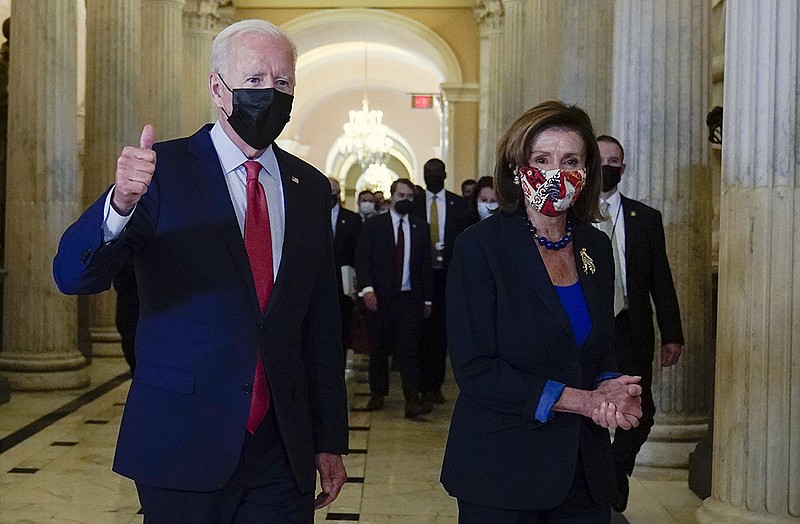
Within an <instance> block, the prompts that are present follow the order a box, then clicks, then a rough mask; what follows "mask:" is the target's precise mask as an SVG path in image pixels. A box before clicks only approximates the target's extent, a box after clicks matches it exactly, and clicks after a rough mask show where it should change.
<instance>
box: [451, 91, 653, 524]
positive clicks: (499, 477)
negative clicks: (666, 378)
mask: <svg viewBox="0 0 800 524" xmlns="http://www.w3.org/2000/svg"><path fill="white" fill-rule="evenodd" d="M497 152H498V160H497V165H496V168H495V178H496V186H497V193H498V200H499V202H500V205H501V210H502V212H501V213H499V214H495V215H494V216H491V217H489V218H488V219H486V220H483V221H481V222H480V223H478V224H476V225H475V226H473V227H471V228H469V229H468V230H466V231H464V232H463V233H462V234H461V235H460V236H459V237H458V240H457V242H456V245H455V249H454V253H453V260H452V262H451V266H450V272H449V274H448V281H447V301H448V304H452V306H450V307H448V311H447V327H448V338H449V340H450V343H449V344H448V350H449V352H450V358H451V361H452V365H453V372H454V374H455V377H456V381H457V382H458V385H459V388H460V393H459V396H458V399H457V401H456V405H455V409H454V412H453V418H452V421H451V426H450V434H449V437H448V441H447V449H446V451H445V457H444V464H443V466H442V476H441V480H442V484H443V485H444V487H445V488H446V489H447V491H448V492H449V493H450V495H452V496H454V497H456V498H457V499H458V504H459V523H461V524H471V523H476V524H477V523H481V524H485V523H499V522H514V523H522V522H563V521H570V522H598V523H599V522H608V521H609V520H610V514H611V509H610V508H611V500H612V497H613V496H614V494H615V491H616V487H615V486H616V484H615V480H614V479H615V477H614V462H613V459H612V456H611V448H610V442H609V434H608V430H607V428H609V427H611V428H620V429H623V430H624V429H629V428H631V427H633V426H635V425H637V424H638V418H639V417H640V416H641V402H640V399H639V394H640V393H641V388H640V387H639V386H638V385H637V384H636V382H638V380H639V377H629V376H620V375H619V374H618V373H615V371H616V363H615V361H614V357H613V355H612V354H611V352H610V345H611V338H612V334H613V322H614V312H613V299H614V258H613V254H612V250H611V245H610V242H609V240H608V237H607V236H606V235H604V234H603V233H602V231H599V230H597V229H595V228H593V227H591V225H590V224H591V222H593V221H597V220H599V219H600V211H599V209H598V195H599V191H600V186H601V174H600V173H601V171H600V156H599V153H598V149H597V143H596V141H595V137H594V132H593V130H592V125H591V122H590V120H589V117H588V116H587V115H586V113H584V112H583V111H582V110H581V109H579V108H577V107H574V106H566V105H564V104H562V103H561V102H555V101H551V102H545V103H543V104H540V105H538V106H536V107H534V108H533V109H530V110H529V111H527V112H526V113H525V114H523V115H522V116H521V117H520V118H519V119H518V120H517V121H516V122H515V123H514V124H513V125H512V126H511V128H510V129H509V130H508V131H507V132H506V133H505V135H504V136H503V138H502V139H501V141H500V143H499V145H498V148H497Z"/></svg>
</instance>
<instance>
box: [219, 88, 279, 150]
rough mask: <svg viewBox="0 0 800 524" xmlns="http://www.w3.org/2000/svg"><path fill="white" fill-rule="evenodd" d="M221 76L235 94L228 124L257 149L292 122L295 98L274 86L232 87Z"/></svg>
mask: <svg viewBox="0 0 800 524" xmlns="http://www.w3.org/2000/svg"><path fill="white" fill-rule="evenodd" d="M218 76H219V79H220V80H222V84H223V85H224V86H225V88H226V89H227V90H228V91H230V92H231V93H233V111H232V112H231V114H230V115H228V123H229V124H230V125H231V127H232V128H233V130H234V131H236V134H237V135H239V137H240V138H241V139H242V140H244V141H245V143H246V144H247V145H249V146H250V147H252V148H253V149H266V148H267V146H269V145H270V144H271V143H272V142H274V141H275V139H276V138H278V135H280V134H281V131H283V128H284V127H285V126H286V122H288V121H289V117H290V116H291V113H292V101H293V100H294V97H293V96H292V95H289V94H286V93H284V92H282V91H278V90H276V89H274V88H272V87H270V88H268V89H231V88H230V87H228V84H226V83H225V80H223V79H222V75H218ZM222 111H223V112H225V109H224V108H223V109H222ZM225 114H226V115H227V113H225Z"/></svg>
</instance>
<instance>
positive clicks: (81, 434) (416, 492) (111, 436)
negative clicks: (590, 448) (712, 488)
mask: <svg viewBox="0 0 800 524" xmlns="http://www.w3.org/2000/svg"><path fill="white" fill-rule="evenodd" d="M90 370H91V379H92V386H90V388H87V389H85V390H78V391H69V392H66V391H65V392H48V393H27V392H14V394H13V397H12V399H11V402H9V403H8V404H5V405H3V406H0V522H1V523H3V524H22V523H39V522H60V523H76V522H78V523H87V524H88V523H91V524H106V523H107V524H112V523H113V524H127V523H138V522H141V521H142V517H141V515H138V514H137V513H138V511H139V504H138V500H137V497H136V490H135V488H134V486H133V482H131V481H130V480H128V479H125V478H123V477H120V476H118V475H116V474H114V473H113V472H112V471H111V461H112V457H113V453H114V443H115V440H116V434H117V428H118V424H119V418H120V416H121V414H122V409H123V405H124V404H123V403H124V402H125V396H126V393H127V390H128V386H129V384H130V381H129V380H127V373H126V371H127V367H126V366H125V362H124V361H123V360H122V358H96V359H95V360H94V361H93V363H92V365H91V366H90ZM392 378H393V384H392V388H393V389H392V393H391V394H390V396H389V397H388V398H387V403H386V407H385V408H384V410H383V411H379V412H374V413H369V412H366V411H359V407H360V406H363V405H364V404H366V401H367V399H368V386H367V384H366V361H365V359H364V357H362V356H360V355H356V356H355V360H350V361H348V389H349V395H350V405H351V413H350V455H349V456H347V457H346V458H345V464H346V465H347V471H348V475H349V477H350V479H349V481H348V483H347V484H346V485H345V487H344V489H343V491H342V494H341V495H340V496H339V498H338V499H337V500H336V501H335V502H334V503H333V504H332V505H331V506H330V507H329V508H326V510H323V511H321V512H318V513H317V517H316V521H317V522H361V523H362V524H366V523H370V524H383V523H403V524H455V522H456V504H455V500H454V499H451V498H450V497H449V496H448V495H447V494H446V493H445V492H444V490H443V489H442V487H441V485H440V484H439V481H438V478H439V466H440V463H441V456H442V448H443V445H444V442H445V437H446V435H447V427H448V421H449V415H450V409H451V408H452V400H453V399H454V398H455V396H456V388H455V385H454V383H453V380H452V377H451V378H450V380H449V382H448V384H447V385H448V386H449V389H447V390H445V395H446V396H447V398H448V399H449V400H450V401H451V402H448V403H447V404H445V405H444V406H440V407H438V408H435V409H434V413H433V414H432V415H430V416H429V417H427V419H426V420H422V421H409V420H406V419H405V418H403V416H402V407H403V403H402V401H401V398H400V393H399V391H400V388H399V378H398V377H397V373H394V374H393V376H392ZM700 503H701V501H700V499H698V498H697V497H696V496H695V495H694V494H693V493H692V492H691V491H689V489H688V487H687V485H686V473H685V472H684V471H664V470H654V469H650V470H646V471H645V470H643V469H640V468H637V470H636V471H635V473H634V476H633V478H632V480H631V501H630V504H629V506H628V511H626V513H625V517H626V519H627V522H630V523H632V524H654V523H665V524H672V523H690V522H694V520H693V514H694V511H695V509H696V508H697V507H698V506H699V505H700ZM615 522H625V520H624V519H622V518H620V517H618V518H617V519H616V520H615Z"/></svg>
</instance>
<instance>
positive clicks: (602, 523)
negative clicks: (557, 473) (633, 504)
mask: <svg viewBox="0 0 800 524" xmlns="http://www.w3.org/2000/svg"><path fill="white" fill-rule="evenodd" d="M542 474H543V475H546V474H547V472H544V471H543V472H542ZM609 522H611V505H610V504H608V505H605V504H597V503H596V502H595V501H594V500H592V496H591V495H590V494H589V487H588V486H587V485H586V475H585V474H584V472H583V464H582V462H581V460H580V458H578V464H577V466H576V468H575V476H574V478H573V480H572V487H571V488H570V490H569V494H568V495H567V498H566V500H564V502H562V503H561V504H559V505H558V506H556V507H555V508H553V509H547V510H508V509H500V508H492V507H489V506H481V505H479V504H473V503H471V502H467V501H465V500H461V499H459V501H458V524H489V523H491V524H540V523H551V524H608V523H609Z"/></svg>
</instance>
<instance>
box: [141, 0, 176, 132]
mask: <svg viewBox="0 0 800 524" xmlns="http://www.w3.org/2000/svg"><path fill="white" fill-rule="evenodd" d="M141 1H142V46H141V64H142V69H141V113H140V114H141V117H142V121H140V124H145V123H149V124H153V126H155V130H156V140H158V141H161V140H169V139H171V138H177V137H180V136H182V135H183V133H182V129H181V121H182V113H183V111H182V108H183V106H182V105H181V100H182V93H183V91H184V90H185V89H186V85H187V82H186V81H185V76H184V71H183V6H184V0H141Z"/></svg>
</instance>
